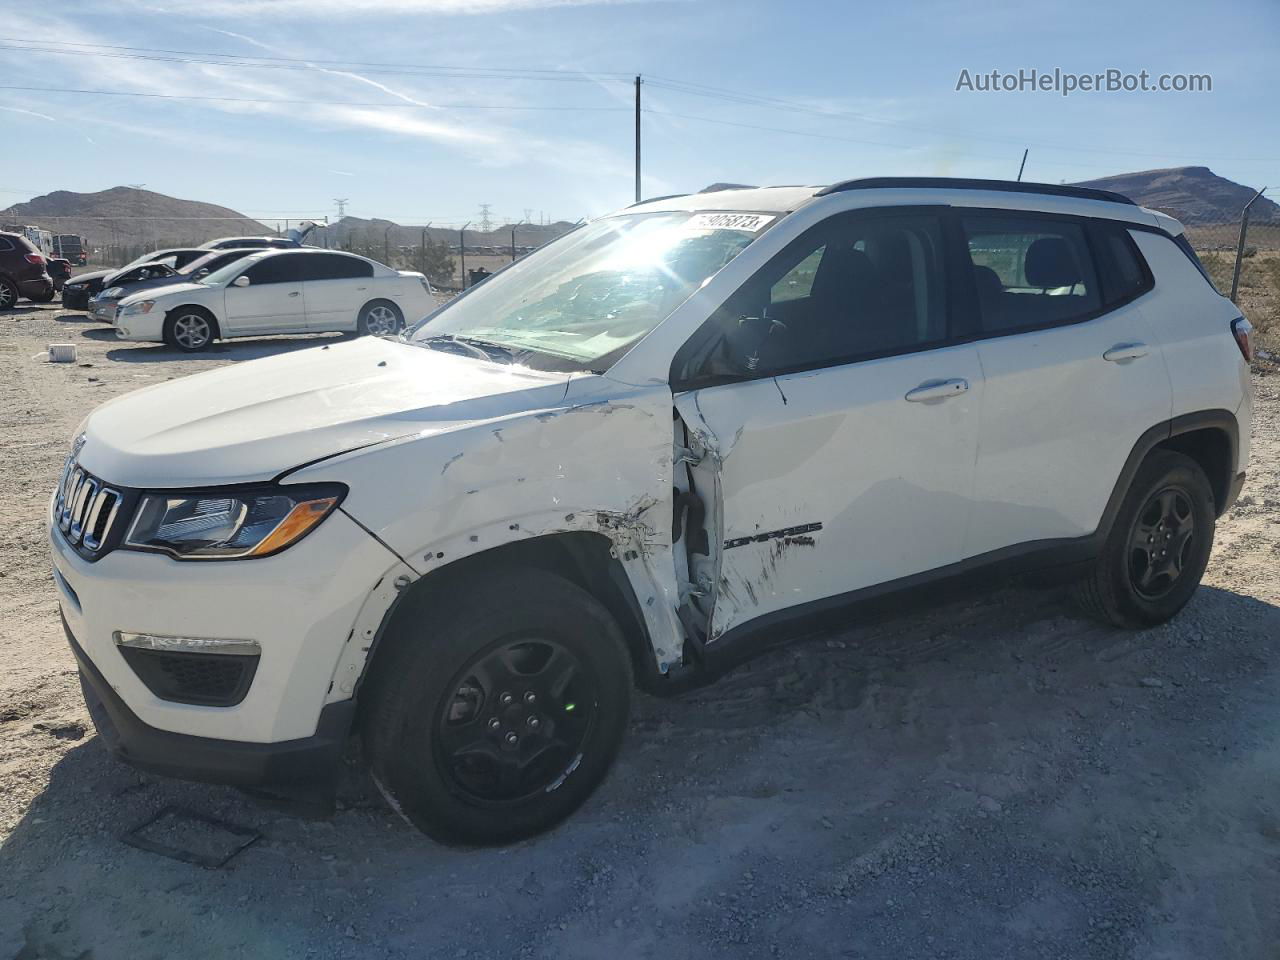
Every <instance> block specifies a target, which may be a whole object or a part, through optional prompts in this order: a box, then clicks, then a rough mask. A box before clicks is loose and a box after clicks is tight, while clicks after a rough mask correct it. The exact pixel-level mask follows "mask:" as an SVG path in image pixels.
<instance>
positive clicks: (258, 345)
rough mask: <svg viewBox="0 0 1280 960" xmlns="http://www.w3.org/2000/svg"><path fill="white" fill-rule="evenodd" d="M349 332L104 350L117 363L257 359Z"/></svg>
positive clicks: (104, 335) (103, 336) (89, 333)
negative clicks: (195, 346)
mask: <svg viewBox="0 0 1280 960" xmlns="http://www.w3.org/2000/svg"><path fill="white" fill-rule="evenodd" d="M81 335H82V336H85V337H88V338H90V339H92V340H115V339H116V336H115V330H114V328H111V329H107V330H102V331H99V330H85V331H83V332H82V334H81ZM351 336H352V335H351V334H345V333H339V334H314V335H305V334H304V335H302V336H290V337H252V338H244V339H237V340H219V341H217V342H215V343H214V344H213V345H212V346H210V347H209V349H208V350H202V351H201V352H199V353H184V352H183V351H181V350H178V349H176V348H174V347H171V346H169V345H168V344H164V343H138V344H129V345H127V346H126V345H124V344H121V345H120V346H119V347H117V348H115V349H113V350H108V351H107V359H108V360H113V361H117V362H120V363H161V362H163V363H169V362H171V361H174V360H213V359H217V360H229V361H232V362H237V363H238V362H240V361H243V360H258V359H260V358H262V357H272V356H276V355H277V354H281V353H292V352H293V351H295V350H306V349H309V348H311V347H320V346H324V345H325V344H329V343H339V342H341V341H343V340H348V339H350V338H351Z"/></svg>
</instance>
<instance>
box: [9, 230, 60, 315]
mask: <svg viewBox="0 0 1280 960" xmlns="http://www.w3.org/2000/svg"><path fill="white" fill-rule="evenodd" d="M23 297H26V298H27V299H28V300H34V301H36V302H37V303H48V302H49V301H50V300H52V299H53V280H52V279H51V278H50V277H49V273H48V271H47V270H46V262H45V258H44V254H42V253H40V252H39V251H38V250H37V249H36V248H35V245H34V244H32V243H31V241H30V240H28V239H27V238H26V237H25V236H23V235H22V234H20V233H0V310H9V309H12V308H13V307H14V306H16V305H17V303H18V301H19V300H20V299H21V298H23Z"/></svg>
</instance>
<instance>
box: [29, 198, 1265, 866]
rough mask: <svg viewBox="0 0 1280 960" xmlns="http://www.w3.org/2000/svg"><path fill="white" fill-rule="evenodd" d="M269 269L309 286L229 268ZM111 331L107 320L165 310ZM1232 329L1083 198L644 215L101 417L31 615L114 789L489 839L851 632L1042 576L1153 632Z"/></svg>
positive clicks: (78, 464) (1160, 222)
mask: <svg viewBox="0 0 1280 960" xmlns="http://www.w3.org/2000/svg"><path fill="white" fill-rule="evenodd" d="M295 256H296V257H297V261H298V262H303V261H305V259H306V258H307V257H318V256H332V254H306V253H302V254H288V253H285V254H279V255H272V254H257V255H255V257H254V258H252V259H254V260H255V263H254V265H253V266H252V267H250V270H253V271H257V270H261V271H263V273H266V272H267V271H268V270H269V269H270V270H276V271H279V270H283V268H284V267H285V265H286V264H287V265H288V266H289V268H290V269H292V268H293V265H292V263H291V262H289V261H290V258H292V257H295ZM273 261H274V262H273ZM239 269H240V266H239V265H237V266H236V267H235V268H231V269H230V270H227V271H224V277H223V278H222V280H225V279H227V278H229V277H230V276H231V274H232V273H234V272H235V271H236V270H239ZM210 279H212V278H210ZM263 279H265V277H264V278H263ZM222 280H220V281H219V283H221V282H222ZM290 282H291V283H294V284H296V281H290ZM211 286H218V284H212V285H211ZM256 287H257V284H256V283H253V284H251V286H250V287H249V288H248V291H249V292H252V291H253V290H254V289H256ZM226 289H227V291H228V293H230V292H232V291H236V290H237V288H236V287H235V286H233V285H232V286H228V287H226ZM293 292H294V290H293V289H291V288H290V287H289V286H288V285H285V286H282V287H280V288H279V290H278V291H272V293H273V297H272V301H273V302H272V303H270V304H267V303H266V302H265V301H264V302H263V304H262V305H261V306H255V307H254V308H253V309H254V310H255V311H258V310H260V311H262V315H264V316H276V315H277V314H276V311H277V309H278V308H277V306H276V304H278V303H281V302H288V301H287V300H286V299H285V298H288V297H289V295H290V294H291V293H293ZM277 294H278V295H277ZM214 299H215V302H216V295H215V298H214ZM291 299H297V300H305V299H306V298H305V297H304V296H303V295H302V293H301V291H298V296H297V297H296V298H291ZM146 302H147V301H146V300H145V299H143V300H138V301H135V304H136V307H137V309H136V310H135V311H134V312H133V314H132V315H131V316H129V317H127V318H125V319H124V322H125V324H126V325H129V324H132V323H135V322H136V321H135V320H134V319H133V317H134V316H137V315H142V316H147V317H152V316H153V315H154V318H153V319H152V320H151V321H150V322H151V324H152V329H156V322H157V321H158V320H159V317H160V316H166V317H169V318H172V319H173V320H177V319H180V318H182V317H186V316H191V315H193V314H191V313H189V312H187V311H184V310H177V311H173V310H169V309H167V308H162V307H161V305H160V304H159V303H158V302H155V303H153V305H152V306H151V307H150V308H145V307H143V304H144V303H146ZM171 302H174V303H177V302H178V301H177V299H174V300H172V301H171ZM228 302H230V301H229V300H228ZM237 309H238V311H239V312H242V313H243V312H247V311H245V310H244V308H237ZM199 315H200V316H204V317H205V319H206V321H209V320H211V319H213V308H204V311H202V312H201V313H200V314H199ZM294 322H296V321H294ZM199 333H200V335H201V336H205V335H206V331H205V330H203V329H202V330H201V331H199ZM1249 336H1250V327H1249V324H1248V322H1247V321H1246V320H1245V319H1244V318H1243V317H1242V316H1241V315H1240V313H1239V311H1238V310H1237V309H1236V307H1235V306H1233V305H1232V304H1231V303H1230V301H1228V300H1227V299H1225V298H1224V297H1222V296H1221V295H1219V293H1218V292H1217V291H1216V290H1215V289H1214V288H1213V285H1212V284H1211V283H1210V282H1209V279H1208V277H1207V276H1206V275H1205V273H1204V271H1203V269H1202V267H1201V266H1200V265H1199V263H1198V261H1197V260H1196V257H1195V254H1194V253H1193V252H1192V250H1191V247H1190V246H1189V245H1188V243H1187V240H1186V238H1185V236H1184V233H1183V228H1182V226H1181V225H1180V224H1179V223H1178V222H1177V221H1175V220H1173V219H1171V218H1170V217H1167V216H1165V215H1163V214H1160V213H1156V212H1154V211H1151V210H1146V209H1142V208H1140V207H1137V206H1135V205H1134V204H1132V203H1131V202H1129V201H1127V200H1126V199H1125V198H1123V197H1121V196H1119V195H1118V194H1112V193H1106V192H1102V191H1097V190H1088V189H1083V188H1073V187H1058V186H1049V185H1036V184H1028V183H1018V184H1014V183H1008V182H1002V181H968V180H945V179H914V178H884V179H878V180H854V181H849V182H845V183H838V184H835V185H833V186H829V187H826V188H823V189H817V190H815V189H814V188H812V187H777V188H766V189H741V190H725V191H722V192H717V193H714V194H695V195H692V196H684V197H674V198H666V199H662V200H659V201H653V202H649V203H644V204H640V205H637V206H634V207H630V208H628V209H625V210H623V211H620V212H619V213H617V214H614V215H611V216H608V217H604V218H602V219H600V220H597V221H595V222H593V223H589V224H586V225H585V226H582V227H580V228H579V229H577V230H576V231H574V232H572V233H569V234H567V235H565V236H563V237H561V238H560V239H558V240H556V241H554V242H552V243H550V244H548V245H546V246H544V247H542V248H541V249H539V250H538V251H536V252H535V253H532V254H530V255H529V256H528V257H526V258H525V259H523V260H520V261H518V262H516V263H513V264H511V265H510V266H508V267H506V268H505V269H504V270H502V271H501V272H499V273H496V274H494V276H493V277H491V278H490V279H488V280H486V281H485V282H484V283H483V284H481V285H479V286H477V287H473V288H472V289H470V290H469V291H467V292H466V293H465V294H463V295H461V296H459V297H457V298H456V299H454V300H453V301H451V302H450V303H448V304H447V305H445V306H444V307H442V308H440V309H439V310H438V311H437V312H436V313H435V314H433V315H432V316H430V317H428V318H426V319H425V320H424V321H422V322H421V323H419V324H417V325H415V326H414V327H413V328H412V329H410V330H409V331H407V333H406V334H405V335H404V336H403V337H400V338H398V339H392V338H373V337H367V338H361V339H358V340H354V341H351V342H347V343H340V344H334V345H328V344H326V345H325V346H323V347H318V348H315V349H310V350H303V351H298V352H292V353H288V354H285V355H281V356H276V357H272V358H269V359H262V360H257V361H253V362H250V363H243V364H236V365H234V366H229V367H224V368H223V369H220V370H216V371H213V372H208V373H202V374H200V375H199V376H198V377H194V378H190V379H187V380H182V381H176V382H173V383H168V384H160V385H157V386H153V387H149V388H147V389H146V390H144V391H141V392H138V393H135V394H132V395H128V396H124V397H120V398H117V399H115V400H112V401H111V402H109V403H108V404H106V405H104V406H102V407H99V408H98V409H97V410H96V411H95V412H94V413H92V414H91V415H90V416H89V417H88V418H87V419H86V420H85V422H84V423H83V424H82V425H81V427H80V428H79V429H78V430H77V432H76V436H75V438H74V441H73V444H72V448H71V454H70V456H69V457H68V459H67V462H66V467H65V470H64V473H63V476H62V479H61V482H60V484H59V486H58V490H57V493H56V496H55V500H54V504H53V510H52V513H51V517H50V540H51V543H52V547H53V563H54V569H55V576H54V580H55V582H56V583H57V585H58V588H59V589H60V591H61V604H62V611H63V617H64V621H65V625H66V630H67V636H68V639H69V640H70V643H71V647H72V650H73V652H74V654H75V656H76V658H77V660H78V662H79V665H80V672H81V677H82V681H83V686H84V690H85V696H86V699H87V702H88V704H89V709H90V712H91V713H92V715H93V718H94V721H95V723H96V724H97V725H98V728H99V730H100V731H102V733H103V737H102V740H103V742H104V743H106V744H107V746H108V748H109V749H111V750H113V751H114V752H116V753H117V754H119V755H120V756H122V757H123V758H124V759H126V760H128V761H130V762H131V763H134V764H136V765H138V766H141V767H143V768H146V769H149V770H155V771H159V772H161V773H166V774H171V775H179V776H187V777H196V778H200V779H207V780H216V781H227V782H234V783H241V784H245V783H253V784H259V785H261V784H268V785H269V784H271V783H273V782H274V783H277V784H288V785H291V786H293V787H295V788H297V787H298V786H299V785H300V784H304V783H305V784H309V785H311V786H312V787H316V788H317V789H319V787H317V785H324V784H327V783H331V782H332V777H333V771H334V770H335V768H336V763H337V758H338V756H339V753H340V751H341V748H342V745H343V743H344V741H345V739H346V737H347V736H348V734H349V733H351V732H353V731H356V732H359V733H360V735H361V736H362V737H363V738H364V744H365V748H366V751H365V753H364V756H365V757H366V758H367V759H368V762H369V764H370V766H371V769H372V772H373V775H374V777H375V778H376V780H377V782H378V783H379V784H380V786H381V787H382V788H383V790H384V791H385V792H386V793H387V794H388V795H389V796H390V797H392V798H394V801H395V803H396V804H397V808H398V809H400V810H402V811H403V812H404V814H405V815H406V816H408V817H409V818H410V819H411V820H412V821H413V822H414V823H415V824H417V825H418V826H419V827H420V828H421V829H423V830H424V831H426V832H427V833H429V834H430V835H431V836H433V837H436V838H439V839H441V840H444V841H449V842H455V841H460V842H466V843H490V842H505V841H511V840H515V839H517V838H521V837H526V836H529V835H530V834H533V833H535V832H537V831H539V830H542V829H545V828H547V827H549V826H550V825H552V824H554V823H556V822H558V821H559V820H561V819H562V818H564V817H566V816H567V815H568V814H569V813H571V812H572V811H573V810H574V809H575V808H577V807H578V805H579V804H581V803H582V801H583V800H584V798H586V796H587V795H588V794H590V793H591V791H592V790H593V789H594V787H595V786H596V785H597V784H598V783H599V782H600V781H601V779H602V778H603V777H604V775H605V773H606V771H607V770H608V769H609V766H610V764H611V763H612V761H613V758H614V755H615V754H616V753H617V751H618V749H619V745H620V743H621V740H622V736H623V732H624V730H625V729H626V726H627V717H628V709H629V702H630V696H631V688H632V684H633V678H635V679H637V680H638V681H639V682H640V683H641V684H642V685H644V686H645V687H647V688H648V689H650V690H654V691H659V692H660V691H663V690H670V689H679V686H680V684H682V683H684V682H685V681H684V679H683V678H685V677H688V676H692V677H694V678H697V677H699V676H709V675H714V673H715V672H716V671H717V670H719V669H721V668H722V667H723V666H724V665H725V664H727V663H730V662H733V660H734V659H735V658H736V657H739V656H742V655H743V654H744V651H747V650H750V649H751V648H752V646H753V645H754V644H756V642H757V641H759V640H761V639H763V638H767V637H773V638H774V639H776V638H777V637H778V636H779V635H780V634H779V631H781V630H784V629H786V627H787V626H788V625H794V624H796V623H806V622H812V621H813V618H815V617H830V616H832V615H834V613H835V612H836V611H839V610H848V609H850V608H851V607H850V605H851V604H854V603H856V602H857V601H860V600H864V599H866V598H870V597H877V596H881V595H883V594H885V593H888V592H890V591H896V590H902V589H907V588H918V587H921V586H926V585H930V586H931V585H936V583H937V582H938V581H940V580H941V579H944V578H946V577H950V576H952V575H955V574H961V573H969V572H972V571H977V570H1000V569H1004V570H1007V569H1014V570H1017V571H1026V570H1032V569H1037V568H1041V567H1054V568H1056V569H1059V570H1062V569H1068V570H1070V571H1073V572H1074V574H1075V575H1076V576H1078V577H1079V578H1080V579H1079V584H1078V586H1077V593H1078V596H1079V598H1080V600H1081V602H1082V604H1083V606H1084V609H1085V610H1086V611H1087V612H1089V613H1090V614H1092V615H1095V616H1097V617H1099V618H1100V619H1102V620H1103V621H1104V622H1107V623H1111V624H1114V625H1116V626H1119V627H1125V628H1145V627H1150V626H1152V625H1155V624H1160V623H1163V622H1165V621H1167V620H1169V619H1170V618H1171V617H1173V616H1175V615H1176V614H1177V613H1178V611H1179V610H1181V609H1182V607H1183V605H1184V604H1185V603H1186V602H1187V601H1188V599H1189V598H1190V597H1191V595H1192V594H1193V592H1194V591H1195V590H1196V587H1197V586H1198V584H1199V582H1200V579H1201V575H1202V574H1203V572H1204V569H1205V565H1206V563H1207V562H1208V557H1209V551H1210V549H1211V547H1212V545H1213V536H1214V527H1215V523H1216V521H1217V518H1219V517H1221V516H1222V515H1223V514H1224V513H1225V512H1226V511H1227V510H1228V509H1229V508H1230V507H1231V505H1232V503H1233V501H1234V500H1235V498H1236V496H1237V494H1238V492H1239V490H1240V487H1241V484H1242V483H1243V481H1244V470H1245V464H1246V463H1247V461H1248V455H1249V429H1250V417H1251V410H1252V397H1251V392H1250V391H1251V388H1250V373H1249V359H1250V343H1249ZM1064 565H1065V566H1064ZM139 598H145V599H146V603H145V604H141V603H139ZM1134 642H1137V643H1141V642H1142V640H1141V638H1139V639H1138V640H1135V641H1134Z"/></svg>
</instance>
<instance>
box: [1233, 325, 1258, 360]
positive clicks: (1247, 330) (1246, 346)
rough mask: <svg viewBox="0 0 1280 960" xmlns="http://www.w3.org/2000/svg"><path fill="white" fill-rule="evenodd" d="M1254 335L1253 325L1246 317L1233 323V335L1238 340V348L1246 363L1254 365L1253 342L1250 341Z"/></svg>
mask: <svg viewBox="0 0 1280 960" xmlns="http://www.w3.org/2000/svg"><path fill="white" fill-rule="evenodd" d="M1252 334H1253V324H1251V323H1250V322H1249V321H1248V320H1246V319H1245V318H1244V317H1237V318H1236V319H1235V320H1232V321H1231V335H1232V336H1233V337H1235V338H1236V346H1237V347H1239V348H1240V355H1241V356H1242V357H1244V362H1245V363H1253V342H1252V341H1251V340H1250V339H1249V338H1250V337H1251V336H1252Z"/></svg>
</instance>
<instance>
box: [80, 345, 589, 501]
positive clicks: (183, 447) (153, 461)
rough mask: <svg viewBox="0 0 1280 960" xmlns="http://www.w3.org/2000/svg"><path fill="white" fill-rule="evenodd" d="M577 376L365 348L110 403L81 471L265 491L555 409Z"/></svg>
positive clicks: (90, 430)
mask: <svg viewBox="0 0 1280 960" xmlns="http://www.w3.org/2000/svg"><path fill="white" fill-rule="evenodd" d="M569 376H570V375H569V374H564V373H541V372H538V371H533V370H529V369H527V368H524V367H511V366H505V365H502V364H497V363H490V362H487V361H484V360H479V359H472V358H471V357H465V356H458V355H455V354H449V353H441V352H439V351H435V350H430V349H427V348H424V347H415V346H410V345H408V344H405V343H399V342H396V341H392V340H383V339H379V338H376V337H361V338H360V339H358V340H354V341H350V342H345V343H338V344H332V345H327V346H323V347H314V348H310V349H306V350H298V351H296V352H293V353H288V354H282V355H280V356H275V357H269V358H266V359H263V360H252V361H248V362H245V363H240V364H235V365H234V366H227V367H223V368H222V369H219V370H212V371H209V372H208V373H201V374H197V375H195V376H192V377H186V378H184V379H182V380H175V381H173V382H171V383H163V384H157V385H156V386H153V387H147V388H145V389H142V390H138V391H136V392H134V393H130V394H126V395H125V396H123V397H118V398H117V399H115V400H112V401H109V402H108V403H106V404H103V405H102V406H101V407H99V408H98V409H97V410H95V411H94V412H93V413H92V414H91V415H90V416H89V419H88V421H87V425H86V427H85V434H86V438H85V445H84V449H83V450H82V451H81V454H80V463H81V464H82V465H83V466H84V468H85V469H86V470H88V471H89V472H91V473H94V474H96V475H97V476H99V477H101V478H102V479H103V480H105V481H107V482H108V483H116V484H120V485H121V486H127V487H152V488H155V487H190V486H204V485H215V484H226V483H242V482H248V481H254V480H268V479H270V478H272V477H275V476H278V475H279V474H280V473H282V472H284V471H286V470H289V469H291V468H293V467H296V466H299V465H300V464H304V463H310V462H313V461H315V460H320V459H323V458H325V457H329V456H333V455H334V454H338V453H342V452H343V451H346V450H352V449H355V448H357V447H362V446H368V445H370V444H374V443H380V442H383V441H386V440H393V439H396V438H398V437H404V436H408V435H410V434H413V433H422V434H428V433H438V432H441V431H444V430H447V429H449V428H451V427H456V426H460V425H462V424H466V423H471V422H475V421H478V420H489V419H493V418H495V417H501V416H504V415H507V414H510V413H516V412H520V411H524V410H538V409H543V408H546V407H552V406H555V405H556V404H557V403H559V401H560V400H561V399H562V398H563V396H564V393H565V386H566V381H567V379H568V378H569ZM406 479H407V480H408V479H410V478H406Z"/></svg>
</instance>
